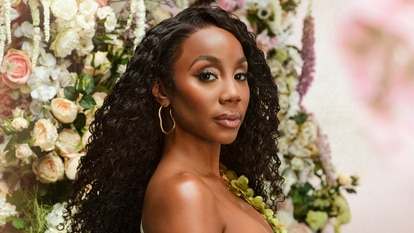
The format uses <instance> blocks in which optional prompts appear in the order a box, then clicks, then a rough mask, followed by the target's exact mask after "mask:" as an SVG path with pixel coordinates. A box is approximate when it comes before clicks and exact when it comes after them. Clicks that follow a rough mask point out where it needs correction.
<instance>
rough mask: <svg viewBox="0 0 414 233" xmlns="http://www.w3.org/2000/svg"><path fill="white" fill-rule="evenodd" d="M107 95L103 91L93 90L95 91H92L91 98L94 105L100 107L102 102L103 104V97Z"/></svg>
mask: <svg viewBox="0 0 414 233" xmlns="http://www.w3.org/2000/svg"><path fill="white" fill-rule="evenodd" d="M107 95H108V94H107V93H105V92H95V93H93V95H92V97H93V100H95V103H96V106H97V107H101V106H102V104H103V102H104V100H105V97H106V96H107Z"/></svg>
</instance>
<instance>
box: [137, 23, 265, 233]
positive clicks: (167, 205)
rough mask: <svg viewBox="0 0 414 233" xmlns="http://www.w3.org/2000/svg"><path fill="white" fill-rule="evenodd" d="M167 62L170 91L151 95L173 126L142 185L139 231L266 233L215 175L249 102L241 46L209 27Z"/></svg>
mask: <svg viewBox="0 0 414 233" xmlns="http://www.w3.org/2000/svg"><path fill="white" fill-rule="evenodd" d="M182 51H183V53H182V54H181V56H180V57H179V58H178V60H177V61H176V63H175V64H174V78H175V84H176V90H175V91H173V92H168V91H166V90H165V88H164V87H163V86H162V85H161V84H160V83H157V84H155V85H154V87H153V90H152V93H153V95H154V97H155V98H156V100H157V101H158V102H159V103H160V104H161V105H163V106H165V107H166V106H169V107H171V108H172V112H173V117H174V119H175V122H176V128H175V130H174V131H173V132H172V133H171V134H168V135H166V136H165V144H164V151H163V155H162V158H161V161H160V163H159V165H158V167H157V169H156V171H155V173H154V175H153V177H152V178H151V181H150V183H149V184H148V187H147V190H146V195H145V199H144V208H143V215H142V225H143V228H144V231H145V233H215V232H217V233H219V232H220V233H224V232H225V233H267V232H268V233H272V232H273V231H272V229H271V227H270V225H269V224H268V223H267V222H266V221H265V219H264V218H263V217H262V216H261V215H260V213H259V212H258V211H257V210H255V209H254V208H253V207H251V206H250V205H249V204H247V203H246V202H245V201H244V200H242V199H240V198H238V197H236V196H235V195H234V194H232V193H231V192H230V191H229V190H228V188H227V186H226V185H225V184H224V182H223V180H222V178H221V177H220V174H219V157H220V146H221V145H222V144H229V143H232V142H233V141H234V140H235V138H236V136H237V133H238V130H239V128H240V125H241V122H242V121H243V118H244V115H245V113H246V109H247V106H248V103H249V98H250V92H249V86H248V80H247V76H246V73H247V67H248V64H247V61H246V59H245V56H244V53H243V49H242V46H241V45H240V42H239V41H238V40H237V39H236V38H235V37H234V36H233V35H232V34H231V33H229V32H227V31H225V30H223V29H221V28H218V27H214V26H209V27H206V28H203V29H200V30H198V31H197V32H195V33H194V34H192V35H191V36H190V37H189V38H188V39H187V40H185V41H184V43H183V45H182Z"/></svg>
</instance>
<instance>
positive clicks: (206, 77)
mask: <svg viewBox="0 0 414 233" xmlns="http://www.w3.org/2000/svg"><path fill="white" fill-rule="evenodd" d="M195 76H196V77H197V78H198V79H200V80H201V81H204V82H211V81H213V80H214V79H218V75H217V74H215V73H213V72H211V71H203V72H200V73H198V74H196V75H195ZM210 76H214V79H211V77H210Z"/></svg>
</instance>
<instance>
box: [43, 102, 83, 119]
mask: <svg viewBox="0 0 414 233" xmlns="http://www.w3.org/2000/svg"><path fill="white" fill-rule="evenodd" d="M50 108H51V111H52V113H53V116H55V117H56V119H58V120H59V121H60V122H62V123H65V124H69V123H72V122H73V121H74V120H75V119H76V116H77V115H78V106H77V105H76V104H75V103H74V102H73V101H70V100H68V99H64V98H55V99H53V100H52V101H51V102H50Z"/></svg>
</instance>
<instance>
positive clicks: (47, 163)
mask: <svg viewBox="0 0 414 233" xmlns="http://www.w3.org/2000/svg"><path fill="white" fill-rule="evenodd" d="M32 170H33V173H34V174H35V175H36V177H37V179H38V180H39V181H40V182H42V183H45V184H48V183H54V182H56V181H58V180H62V179H63V178H64V176H65V167H64V165H63V161H62V159H61V158H60V157H59V156H58V155H57V154H56V152H54V151H53V152H50V153H49V154H47V155H45V156H42V157H41V158H39V159H36V160H35V161H33V164H32Z"/></svg>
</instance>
